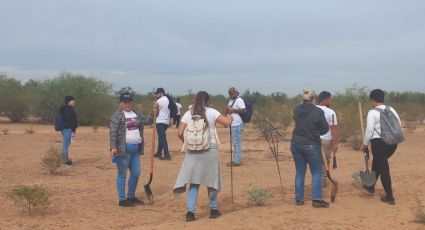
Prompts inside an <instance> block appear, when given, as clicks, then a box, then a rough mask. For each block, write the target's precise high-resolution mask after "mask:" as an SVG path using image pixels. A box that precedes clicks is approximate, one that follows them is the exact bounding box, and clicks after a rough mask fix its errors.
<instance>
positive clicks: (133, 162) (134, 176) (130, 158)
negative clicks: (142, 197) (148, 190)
mask: <svg viewBox="0 0 425 230" xmlns="http://www.w3.org/2000/svg"><path fill="white" fill-rule="evenodd" d="M128 169H130V178H129V179H128V194H127V196H126V195H125V184H126V179H127V178H126V177H127V170H128ZM141 170H142V167H141V164H140V145H139V144H126V151H125V153H124V155H123V156H119V162H118V163H117V171H118V176H117V191H118V196H119V199H120V201H124V200H127V199H134V198H135V197H136V188H137V184H138V183H139V176H140V173H141Z"/></svg>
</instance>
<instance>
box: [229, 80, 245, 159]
mask: <svg viewBox="0 0 425 230" xmlns="http://www.w3.org/2000/svg"><path fill="white" fill-rule="evenodd" d="M228 93H229V97H230V101H229V104H228V106H227V113H228V114H231V115H232V117H233V122H232V125H231V127H230V129H231V133H232V142H233V149H234V151H233V157H232V159H233V161H232V162H228V163H227V166H240V165H241V157H242V136H243V131H244V127H245V124H244V122H243V121H242V117H241V115H242V114H244V113H245V112H246V106H245V102H244V100H243V99H242V98H240V97H239V92H238V91H237V90H236V88H235V87H231V88H230V89H229V91H228Z"/></svg>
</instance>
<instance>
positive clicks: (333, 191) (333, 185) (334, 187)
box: [331, 182, 338, 203]
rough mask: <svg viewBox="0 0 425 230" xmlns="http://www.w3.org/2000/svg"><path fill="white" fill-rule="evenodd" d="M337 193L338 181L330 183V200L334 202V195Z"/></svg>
mask: <svg viewBox="0 0 425 230" xmlns="http://www.w3.org/2000/svg"><path fill="white" fill-rule="evenodd" d="M337 194H338V182H335V183H332V190H331V202H332V203H333V202H335V200H336V195H337Z"/></svg>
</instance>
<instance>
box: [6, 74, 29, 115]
mask: <svg viewBox="0 0 425 230" xmlns="http://www.w3.org/2000/svg"><path fill="white" fill-rule="evenodd" d="M0 98H1V100H0V114H1V115H3V116H6V117H8V118H9V119H10V120H11V121H12V122H21V121H22V120H23V119H24V118H25V117H26V116H27V115H28V112H29V107H28V104H29V103H28V101H27V98H28V95H27V94H26V92H25V90H24V88H23V86H22V84H21V82H20V81H18V80H16V79H14V78H9V77H8V76H7V75H5V74H0Z"/></svg>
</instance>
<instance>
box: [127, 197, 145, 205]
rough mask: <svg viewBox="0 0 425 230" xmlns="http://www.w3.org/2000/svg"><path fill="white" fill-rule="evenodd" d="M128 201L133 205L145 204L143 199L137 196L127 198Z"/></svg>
mask: <svg viewBox="0 0 425 230" xmlns="http://www.w3.org/2000/svg"><path fill="white" fill-rule="evenodd" d="M128 201H130V202H131V203H133V204H134V205H145V202H144V201H143V200H139V199H137V198H133V199H128Z"/></svg>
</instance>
